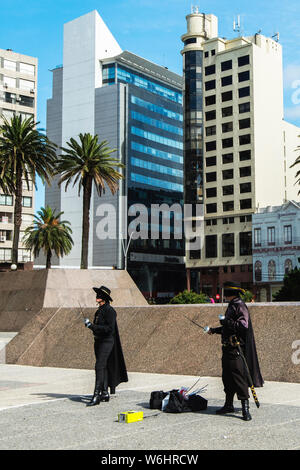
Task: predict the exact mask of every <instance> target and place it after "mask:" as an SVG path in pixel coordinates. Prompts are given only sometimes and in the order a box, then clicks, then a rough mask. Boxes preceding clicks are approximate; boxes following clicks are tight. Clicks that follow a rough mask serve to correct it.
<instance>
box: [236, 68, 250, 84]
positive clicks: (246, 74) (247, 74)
mask: <svg viewBox="0 0 300 470" xmlns="http://www.w3.org/2000/svg"><path fill="white" fill-rule="evenodd" d="M238 77H239V82H246V81H247V80H250V72H249V70H247V71H246V72H240V73H239V75H238Z"/></svg>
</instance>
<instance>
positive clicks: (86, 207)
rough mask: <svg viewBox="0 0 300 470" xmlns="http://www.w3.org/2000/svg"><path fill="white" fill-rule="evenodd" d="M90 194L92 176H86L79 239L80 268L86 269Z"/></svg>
mask: <svg viewBox="0 0 300 470" xmlns="http://www.w3.org/2000/svg"><path fill="white" fill-rule="evenodd" d="M91 195H92V178H90V177H87V179H86V180H85V181H84V183H83V205H82V240H81V263H80V269H88V253H89V233H90V205H91Z"/></svg>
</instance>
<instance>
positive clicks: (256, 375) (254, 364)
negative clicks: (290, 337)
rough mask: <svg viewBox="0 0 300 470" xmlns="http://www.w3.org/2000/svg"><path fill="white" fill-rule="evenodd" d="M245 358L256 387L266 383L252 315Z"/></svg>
mask: <svg viewBox="0 0 300 470" xmlns="http://www.w3.org/2000/svg"><path fill="white" fill-rule="evenodd" d="M245 359H246V362H247V365H248V368H249V371H250V375H251V378H252V381H253V385H254V387H262V386H263V384H264V380H263V378H262V375H261V372H260V367H259V362H258V357H257V352H256V345H255V338H254V332H253V327H252V322H251V318H250V315H249V318H248V331H247V335H246V338H245Z"/></svg>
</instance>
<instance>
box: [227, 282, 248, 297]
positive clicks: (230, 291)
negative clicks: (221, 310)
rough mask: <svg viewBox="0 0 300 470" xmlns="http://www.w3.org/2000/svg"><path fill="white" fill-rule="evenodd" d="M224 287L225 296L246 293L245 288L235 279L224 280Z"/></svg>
mask: <svg viewBox="0 0 300 470" xmlns="http://www.w3.org/2000/svg"><path fill="white" fill-rule="evenodd" d="M223 288H224V294H225V296H226V295H228V296H230V295H235V294H237V295H238V294H245V290H244V289H243V288H242V287H241V286H240V285H239V284H238V283H237V282H234V281H227V282H224V284H223Z"/></svg>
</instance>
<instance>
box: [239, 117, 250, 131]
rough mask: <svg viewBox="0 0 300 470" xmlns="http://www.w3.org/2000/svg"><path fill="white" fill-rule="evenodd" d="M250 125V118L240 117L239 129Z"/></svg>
mask: <svg viewBox="0 0 300 470" xmlns="http://www.w3.org/2000/svg"><path fill="white" fill-rule="evenodd" d="M250 126H251V121H250V118H247V119H240V120H239V128H240V129H247V128H248V127H250Z"/></svg>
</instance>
